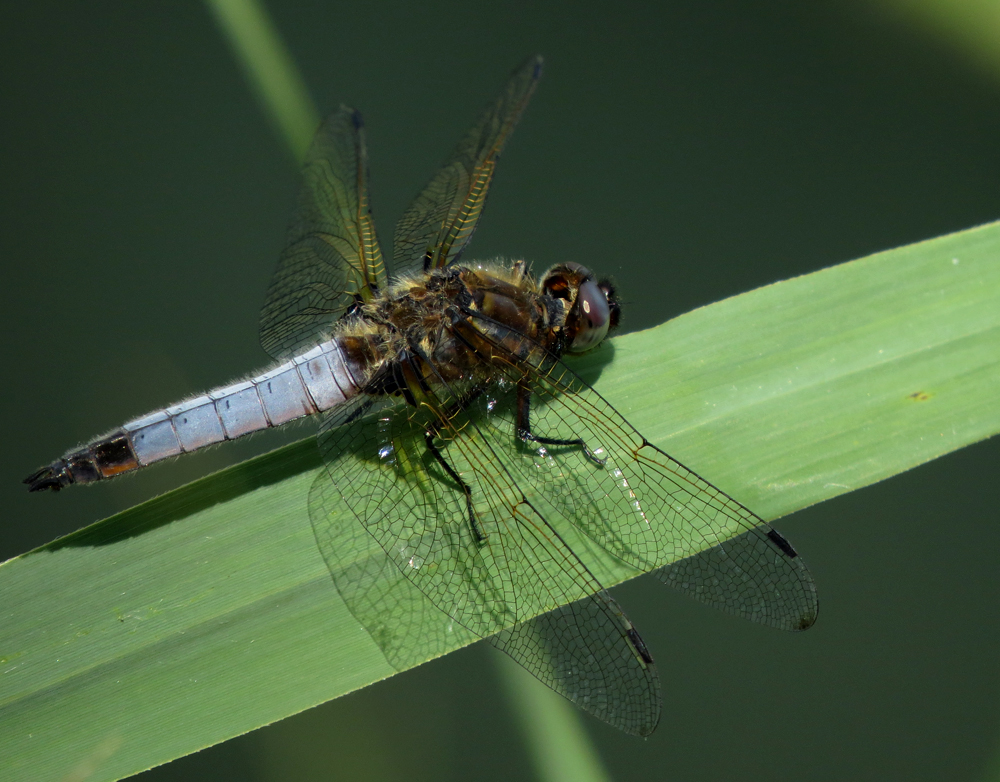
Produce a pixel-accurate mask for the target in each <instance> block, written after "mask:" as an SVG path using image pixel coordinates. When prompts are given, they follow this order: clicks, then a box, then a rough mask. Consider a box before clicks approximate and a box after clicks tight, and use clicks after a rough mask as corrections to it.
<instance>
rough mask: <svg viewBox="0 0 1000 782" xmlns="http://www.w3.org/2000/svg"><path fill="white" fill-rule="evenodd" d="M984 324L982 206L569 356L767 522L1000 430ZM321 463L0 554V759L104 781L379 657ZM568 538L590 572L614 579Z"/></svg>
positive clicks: (992, 339)
mask: <svg viewBox="0 0 1000 782" xmlns="http://www.w3.org/2000/svg"><path fill="white" fill-rule="evenodd" d="M998 337H1000V224H997V223H994V224H990V225H987V226H983V227H980V228H976V229H971V230H969V231H964V232H961V233H958V234H953V235H950V236H945V237H940V238H938V239H934V240H930V241H928V242H922V243H919V244H916V245H911V246H909V247H904V248H900V249H897V250H892V251H889V252H886V253H879V254H877V255H874V256H871V257H869V258H865V259H862V260H859V261H855V262H853V263H849V264H843V265H841V266H837V267H833V268H831V269H826V270H823V271H820V272H817V273H815V274H811V275H807V276H805V277H799V278H796V279H793V280H789V281H786V282H782V283H778V284H776V285H773V286H769V287H767V288H762V289H759V290H756V291H752V292H750V293H747V294H743V295H741V296H737V297H734V298H732V299H728V300H726V301H723V302H719V303H718V304H714V305H712V306H709V307H705V308H702V309H699V310H696V311H694V312H691V313H688V314H686V315H684V316H682V317H680V318H677V319H675V320H673V321H671V322H669V323H666V324H664V325H663V326H660V327H658V328H656V329H650V330H649V331H646V332H641V333H638V334H631V335H628V336H625V337H621V338H619V339H616V340H614V341H613V347H608V348H605V349H604V350H602V351H599V352H598V353H597V354H596V355H594V356H592V357H588V358H587V360H586V361H584V362H580V363H578V365H577V368H578V369H579V370H580V371H581V373H582V374H583V375H584V376H585V377H587V378H588V379H594V380H595V387H596V388H597V389H598V390H599V391H600V392H601V393H602V394H603V395H604V396H605V397H606V398H608V399H609V401H611V402H612V404H614V405H615V406H616V407H618V408H619V410H621V412H622V413H623V414H624V415H625V416H626V417H627V418H628V419H629V420H630V421H631V422H632V423H633V424H634V425H635V426H636V427H637V428H638V429H639V430H640V431H641V432H643V433H644V434H645V435H646V436H647V438H649V439H650V440H651V441H652V442H654V443H656V444H657V445H659V446H660V447H663V448H664V449H665V450H667V451H668V452H669V453H671V454H672V455H673V456H675V457H676V458H678V459H679V460H680V461H682V462H684V463H685V464H687V465H688V466H689V467H691V468H693V469H694V470H696V471H697V472H698V473H699V474H701V475H703V476H704V477H705V478H707V479H708V480H710V481H712V482H713V483H715V484H716V485H718V486H720V487H721V488H723V489H724V490H725V491H727V492H728V493H730V494H732V495H733V496H735V497H736V498H737V499H739V500H740V501H741V502H744V503H745V504H746V505H748V507H750V508H752V509H754V510H755V511H756V512H757V513H759V514H760V515H762V516H764V517H765V518H774V517H777V516H781V515H784V514H787V513H790V512H792V511H794V510H797V509H799V508H802V507H806V506H807V505H810V504H813V503H815V502H819V501H821V500H823V499H826V498H828V497H832V496H835V495H837V494H840V493H843V492H845V491H849V490H852V489H855V488H859V487H861V486H864V485H868V484H870V483H872V482H875V481H878V480H883V479H885V478H887V477H889V476H891V475H894V474H897V473H899V472H901V471H903V470H906V469H909V468H911V467H914V466H916V465H918V464H921V463H923V462H925V461H927V460H929V459H933V458H935V457H936V456H939V455H941V454H943V453H947V452H948V451H951V450H954V449H956V448H959V447H962V446H963V445H966V444H969V443H972V442H975V441H977V440H980V439H983V438H985V437H989V436H991V435H992V434H995V433H996V432H997V431H1000V406H998V405H997V404H996V403H995V399H996V389H997V388H998V387H1000V348H998V345H1000V341H998ZM612 354H613V361H611V362H610V363H608V358H609V356H611V355H612ZM598 375H599V376H598ZM318 467H319V461H318V456H317V454H316V451H315V446H314V444H313V443H312V442H304V443H299V444H295V445H293V446H289V447H287V448H284V449H281V450H279V451H276V452H274V453H271V454H267V455H265V456H263V457H260V458H258V459H255V460H252V461H250V462H247V463H244V464H241V465H238V466H236V467H234V468H231V469H229V470H226V471H223V472H221V473H218V474H216V475H212V476H209V477H207V478H205V479H202V480H201V481H198V482H196V483H193V484H191V485H189V486H185V487H182V488H180V489H177V490H176V491H174V492H171V493H169V494H167V495H164V496H163V497H160V498H157V499H155V500H153V501H151V502H148V503H145V504H143V505H140V506H138V507H136V508H132V509H130V510H128V511H125V512H124V513H122V514H119V515H117V516H115V517H112V518H110V519H106V520H105V521H102V522H99V523H98V524H96V525H93V526H91V527H89V528H87V529H86V530H81V531H80V532H79V533H76V534H74V535H71V536H69V537H67V538H64V539H62V540H61V541H57V542H56V543H54V544H51V545H49V546H47V547H44V548H42V549H39V550H37V551H35V552H31V553H30V554H27V555H24V556H22V557H19V558H17V559H14V560H11V561H9V562H7V563H5V564H4V565H3V566H0V594H3V596H4V611H3V619H2V622H0V758H2V759H3V760H2V764H3V771H4V778H5V779H10V780H21V779H24V780H29V779H30V780H39V779H60V778H64V777H66V776H67V775H69V774H71V773H75V774H77V775H83V774H84V773H86V774H87V775H88V776H87V778H89V779H95V780H98V779H102V780H103V779H118V778H121V777H123V776H128V775H130V774H134V773H136V772H138V771H140V770H143V769H145V768H148V767H151V766H153V765H157V764H160V763H163V762H166V761H168V760H170V759H172V758H175V757H178V756H180V755H183V754H187V753H190V752H193V751H196V750H197V749H200V748H202V747H205V746H208V745H210V744H213V743H217V742H219V741H222V740H224V739H226V738H229V737H231V736H234V735H238V734H240V733H243V732H246V731H248V730H252V729H253V728H255V727H258V726H260V725H264V724H267V723H269V722H272V721H274V720H277V719H280V718H282V717H284V716H287V715H289V714H293V713H295V712H298V711H301V710H303V709H305V708H308V707H310V706H312V705H315V704H318V703H321V702H323V701H326V700H329V699H331V698H334V697H337V696H339V695H342V694H344V693H347V692H350V691H352V690H354V689H357V688H359V687H362V686H365V685H366V684H368V683H371V682H374V681H378V680H380V679H382V678H385V677H386V676H389V675H391V674H392V673H393V670H392V669H391V668H390V667H389V666H388V664H387V663H386V662H385V660H384V659H383V658H382V657H381V655H380V653H379V651H378V648H377V647H376V645H375V644H374V643H373V642H372V641H371V639H370V638H369V637H368V635H367V634H366V633H365V631H364V630H363V629H362V628H361V627H360V626H359V625H358V624H357V622H356V621H355V620H354V619H353V617H352V616H351V615H350V613H349V612H348V611H347V610H346V609H345V608H344V605H343V603H342V602H341V601H340V598H339V596H338V594H337V592H336V590H335V588H334V586H333V583H332V581H331V579H330V574H329V572H328V571H327V570H326V567H325V565H324V563H323V560H322V557H321V556H320V554H319V551H318V550H317V547H316V543H315V540H314V538H313V533H312V529H311V526H310V523H309V517H308V512H307V509H306V499H307V497H308V492H309V486H310V484H311V481H312V480H313V478H314V476H315V474H316V471H317V469H318ZM67 499H69V498H67ZM584 548H585V549H586V551H581V555H582V556H584V557H585V559H586V560H587V562H588V564H591V565H592V567H593V568H594V570H595V572H597V573H598V575H599V576H600V577H601V578H602V579H603V580H604V581H605V583H606V584H608V585H610V584H612V583H616V582H617V581H620V580H622V579H624V578H627V577H630V576H632V575H634V573H633V572H632V571H630V570H629V569H628V568H625V567H624V566H622V565H620V564H618V563H616V562H614V561H613V560H611V559H610V558H609V557H606V556H604V557H603V558H602V556H601V553H600V552H599V551H596V550H595V548H596V547H594V546H592V545H591V546H584ZM378 554H379V552H378V551H377V550H376V549H375V547H374V544H372V546H371V547H370V548H369V549H368V550H367V551H359V552H357V556H359V557H365V556H378ZM468 640H469V638H468V635H467V634H463V633H461V632H457V633H456V637H455V644H454V645H455V646H456V647H457V646H459V645H462V644H464V643H466V642H468ZM664 675H666V674H664Z"/></svg>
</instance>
